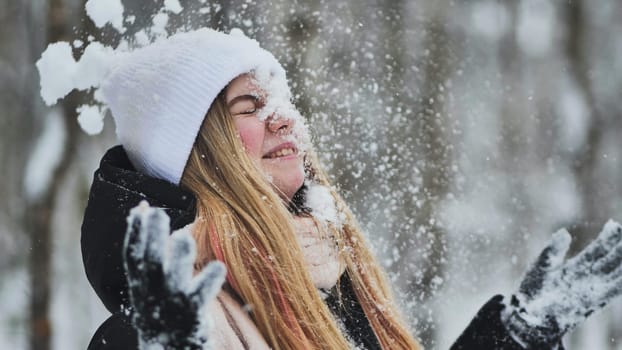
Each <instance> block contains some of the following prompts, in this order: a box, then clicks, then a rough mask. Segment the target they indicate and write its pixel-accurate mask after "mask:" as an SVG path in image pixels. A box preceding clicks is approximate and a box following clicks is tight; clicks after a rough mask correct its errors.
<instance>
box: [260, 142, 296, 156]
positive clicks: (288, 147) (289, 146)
mask: <svg viewBox="0 0 622 350" xmlns="http://www.w3.org/2000/svg"><path fill="white" fill-rule="evenodd" d="M297 153H298V149H297V148H296V146H294V144H293V143H291V142H285V143H282V144H280V145H278V146H276V147H275V148H273V149H271V150H270V151H268V153H266V154H265V155H264V156H263V158H264V159H277V158H284V157H287V156H291V155H296V154H297Z"/></svg>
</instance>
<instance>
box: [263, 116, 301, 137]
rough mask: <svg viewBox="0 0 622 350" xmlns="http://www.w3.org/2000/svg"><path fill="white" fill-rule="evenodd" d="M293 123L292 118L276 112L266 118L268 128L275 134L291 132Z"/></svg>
mask: <svg viewBox="0 0 622 350" xmlns="http://www.w3.org/2000/svg"><path fill="white" fill-rule="evenodd" d="M294 124H295V121H294V119H292V118H288V117H283V116H280V115H277V114H272V115H271V116H270V117H269V118H268V120H267V127H268V130H270V131H271V132H273V133H275V134H277V133H278V134H287V133H289V132H291V130H292V128H293V127H294Z"/></svg>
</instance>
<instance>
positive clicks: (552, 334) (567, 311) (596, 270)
mask: <svg viewBox="0 0 622 350" xmlns="http://www.w3.org/2000/svg"><path fill="white" fill-rule="evenodd" d="M570 240H571V238H570V234H569V233H568V231H566V230H564V229H562V230H559V231H558V232H556V233H555V234H553V238H552V240H551V242H550V243H549V245H548V246H547V247H546V248H545V249H544V250H543V251H542V253H540V256H539V257H538V259H537V260H536V262H535V264H534V266H533V267H532V268H531V269H530V270H529V271H528V272H527V274H526V275H525V278H524V279H523V281H522V283H521V285H520V287H519V290H518V292H517V293H516V294H515V295H513V296H512V298H511V300H510V301H509V303H507V302H506V304H509V305H507V307H506V308H505V309H504V311H503V314H502V320H503V322H504V324H505V326H506V328H507V329H508V331H509V332H510V333H511V334H512V336H513V337H514V339H515V340H517V341H518V342H519V343H521V344H522V345H523V346H525V347H526V348H528V349H552V348H555V347H556V346H557V344H558V343H559V342H560V340H561V337H562V336H563V335H564V334H565V333H566V332H567V331H569V330H570V329H572V328H573V327H575V326H576V325H578V324H579V323H581V322H583V321H584V320H585V319H586V318H587V317H588V316H589V315H591V314H592V313H593V312H594V311H597V310H599V309H601V308H603V307H604V306H605V305H606V304H607V303H608V302H609V301H610V300H611V299H613V298H614V297H616V296H618V295H620V294H621V293H622V226H620V224H618V223H616V222H613V221H609V222H607V224H606V225H605V227H604V228H603V230H602V232H601V233H600V234H599V235H598V238H596V239H595V240H594V241H593V242H591V243H590V244H589V245H588V246H587V247H586V248H585V249H584V250H583V251H581V252H580V253H578V254H577V255H576V256H574V257H573V258H571V259H568V260H565V256H566V252H567V251H568V248H569V246H570Z"/></svg>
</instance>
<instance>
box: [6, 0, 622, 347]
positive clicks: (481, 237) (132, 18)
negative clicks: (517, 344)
mask: <svg viewBox="0 0 622 350" xmlns="http://www.w3.org/2000/svg"><path fill="white" fill-rule="evenodd" d="M97 3H98V1H92V2H91V6H88V7H87V10H88V11H89V12H90V13H91V15H92V17H93V18H94V19H95V23H94V22H92V21H91V20H89V19H87V17H86V13H85V12H86V11H85V10H84V7H85V6H84V2H83V1H82V0H65V1H61V0H48V1H44V0H36V1H24V0H0V24H1V28H2V31H0V48H1V50H0V81H1V82H2V84H1V85H0V107H1V108H0V134H1V135H2V137H1V138H0V164H1V165H0V167H1V169H2V178H3V181H1V182H0V196H1V197H2V201H0V349H37V350H39V349H42V350H45V349H47V347H45V345H44V344H45V339H46V338H47V337H48V336H49V339H51V341H50V343H51V349H63V350H65V349H68V350H71V349H84V348H86V344H87V343H88V341H89V339H90V336H91V335H92V333H93V332H94V330H95V329H96V327H97V326H98V325H99V324H100V323H101V321H102V320H104V319H105V317H106V311H105V310H104V308H103V306H101V305H100V303H99V301H98V300H97V298H96V297H95V296H94V294H93V292H92V291H91V289H90V287H89V285H88V282H87V281H86V278H85V275H84V272H83V268H82V262H81V256H80V246H79V240H80V222H81V215H82V211H83V208H84V206H85V201H86V197H87V193H88V192H87V191H88V186H89V184H90V181H91V176H92V172H93V171H94V170H95V168H96V167H97V163H98V160H99V158H100V157H101V155H102V154H103V152H104V151H105V149H106V148H108V147H109V146H111V145H113V144H114V143H115V140H114V125H113V123H112V120H111V118H110V117H109V116H108V117H105V118H104V123H103V131H102V132H101V133H99V134H97V135H95V136H89V135H87V134H86V133H85V132H83V131H82V130H81V129H80V127H79V124H78V120H77V115H76V114H75V112H74V111H75V109H76V107H77V106H80V105H83V104H84V103H85V102H88V101H92V94H93V93H92V92H90V93H72V94H70V95H69V96H68V98H66V99H65V100H63V102H62V103H61V104H59V105H57V106H56V107H53V108H48V107H45V106H44V103H43V100H42V99H41V97H40V94H39V75H38V73H37V71H36V69H35V66H34V63H35V61H36V60H37V59H38V58H39V57H40V56H41V53H42V52H43V50H44V48H45V47H46V45H47V43H48V42H54V41H59V40H64V41H67V42H70V43H71V44H72V46H73V48H74V54H76V58H78V57H79V56H80V55H81V53H82V52H81V48H83V47H85V46H86V44H87V43H88V42H92V41H99V42H102V43H104V44H106V45H111V46H115V45H117V44H118V43H119V40H120V39H121V38H122V37H121V35H120V34H119V31H122V32H124V34H125V35H126V36H127V35H135V34H136V37H137V38H139V40H137V41H140V40H148V37H149V36H150V35H151V36H154V35H159V34H158V33H162V32H163V31H166V30H169V31H171V30H176V29H180V28H198V27H200V26H211V27H215V28H219V29H225V30H229V29H230V28H240V29H242V30H243V31H244V32H246V33H247V34H248V35H250V36H253V37H255V38H256V39H258V40H259V41H260V42H261V43H262V45H263V46H264V47H266V48H268V49H269V50H271V51H272V52H274V53H275V55H276V56H277V57H278V58H279V59H280V60H281V62H283V64H284V65H285V67H286V69H287V71H288V74H289V77H290V79H291V81H292V86H293V90H294V94H295V95H296V98H297V105H298V106H299V107H300V109H301V111H302V112H303V115H305V116H306V117H307V118H308V121H309V124H310V126H311V128H312V130H313V134H314V140H315V142H316V144H317V146H318V148H319V153H320V156H321V158H322V159H323V161H324V162H325V164H326V166H327V167H328V168H329V169H330V173H331V174H332V176H333V179H334V180H335V182H336V183H337V184H338V185H339V186H340V188H341V190H342V192H343V193H344V195H345V196H346V198H347V200H348V202H349V203H350V204H351V206H352V208H353V209H354V211H355V212H356V214H357V215H358V218H359V220H360V221H361V223H362V225H363V227H364V228H365V230H366V232H367V233H368V236H369V239H370V241H371V242H372V244H373V247H374V249H375V251H376V253H377V254H378V256H379V258H380V259H381V261H382V262H383V264H384V265H385V266H386V267H387V269H388V270H389V271H390V272H391V276H392V280H393V281H394V284H395V287H396V289H397V290H398V291H399V295H400V300H401V301H402V302H403V305H404V310H405V314H406V315H407V317H408V318H409V319H410V320H411V322H412V324H413V327H414V328H415V329H416V331H417V334H418V335H419V336H420V337H421V338H422V339H423V342H424V344H425V345H426V347H427V348H429V349H446V348H447V347H448V346H449V344H450V343H451V342H452V341H453V340H454V339H455V338H456V337H457V336H458V334H459V333H460V331H461V330H462V329H463V328H464V327H465V326H466V324H467V323H468V321H469V320H470V319H471V318H472V317H473V315H474V313H475V312H476V311H477V309H478V308H479V307H480V306H481V305H482V304H483V303H484V302H485V301H486V300H487V299H488V298H489V297H491V296H492V295H493V294H494V293H510V292H511V291H512V290H513V289H514V288H516V287H517V285H518V281H519V278H520V276H521V274H522V272H523V271H524V270H525V268H526V266H527V264H528V263H529V262H530V261H531V260H532V259H533V258H534V257H535V256H536V255H537V253H538V252H539V250H540V249H541V248H542V247H543V246H544V244H545V242H546V241H547V240H548V239H549V237H550V234H551V233H552V232H554V231H556V230H557V229H558V228H560V227H562V226H564V227H567V228H568V229H569V231H570V232H571V233H572V234H573V237H574V242H573V246H572V249H573V250H574V251H576V250H577V249H579V248H581V247H582V246H583V245H585V243H586V242H587V241H589V240H591V239H592V238H593V237H594V236H595V235H596V233H597V232H598V231H599V229H600V227H601V226H602V225H603V224H604V223H605V222H606V220H607V219H608V218H613V219H617V220H618V221H620V220H622V164H621V163H622V137H621V136H620V134H621V132H622V104H621V103H620V99H621V98H622V3H621V2H620V1H618V0H602V1H599V2H598V3H594V2H589V1H587V0H573V1H547V0H521V1H511V2H502V1H493V0H473V1H447V0H426V1H424V0H409V1H406V0H376V1H373V0H347V1H346V0H344V1H329V0H320V1H308V0H304V1H303V0H298V1H285V0H271V1H264V0H262V1H257V0H255V1H251V0H227V1H224V0H222V1H212V0H187V1H183V0H179V1H175V0H166V1H161V0H141V1H123V2H121V1H119V0H114V1H113V0H107V1H105V4H106V6H104V7H102V8H98V7H97V6H96V5H97ZM100 3H101V2H100ZM122 5H125V7H124V9H125V16H124V17H123V18H124V19H123V20H119V18H121V17H119V15H120V12H119V11H123V6H122ZM106 20H112V21H111V22H112V23H111V24H107V25H105V26H104V27H103V28H102V29H98V28H97V27H99V26H101V25H102V23H105V22H106ZM153 24H155V26H154V27H153V28H154V30H153V31H152V32H151V33H146V32H141V29H144V28H146V27H151V26H152V25H153ZM87 128H88V127H87ZM94 129H97V127H94ZM90 130H92V129H90ZM46 305H47V306H46ZM45 310H49V312H45ZM31 315H33V316H32V317H31ZM620 315H622V302H621V301H617V302H615V303H614V304H613V305H611V306H610V307H609V308H607V309H606V310H605V311H604V312H602V313H600V314H598V315H596V316H593V317H592V318H591V319H590V320H589V321H588V322H587V323H586V324H584V325H583V326H582V327H580V328H579V329H578V330H577V331H575V332H574V333H572V334H571V335H570V336H568V337H567V338H566V344H567V348H568V349H571V350H572V349H603V350H605V349H622V316H620ZM31 320H33V322H31ZM34 335H37V336H36V337H35V336H34ZM40 341H41V342H40Z"/></svg>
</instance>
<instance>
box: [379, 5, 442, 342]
mask: <svg viewBox="0 0 622 350" xmlns="http://www.w3.org/2000/svg"><path fill="white" fill-rule="evenodd" d="M406 6H407V2H405V1H393V0H391V1H387V2H386V3H385V8H386V11H387V12H386V15H387V17H386V22H385V26H386V31H387V37H386V45H387V47H386V56H385V57H386V59H387V62H385V67H387V71H385V73H384V74H385V76H388V77H390V80H389V81H387V82H386V83H387V85H388V86H389V87H390V89H391V91H390V98H391V99H392V100H394V103H392V105H394V106H398V107H399V109H397V110H396V112H399V111H400V110H402V111H405V110H407V109H408V108H409V107H411V106H414V108H413V112H412V113H413V115H406V116H405V117H404V120H403V124H401V125H400V127H399V128H396V129H395V132H396V134H395V135H392V136H390V137H391V140H388V141H389V145H390V144H400V145H402V146H401V147H407V148H408V150H406V151H405V152H404V151H402V150H400V149H397V150H395V151H397V153H398V154H397V155H398V156H400V157H398V158H397V159H398V160H397V162H396V164H394V166H395V167H396V168H397V169H399V170H398V173H399V174H400V175H399V176H398V177H397V178H396V179H395V180H396V181H395V183H393V184H392V187H393V189H394V191H395V192H396V193H401V195H399V196H398V197H397V198H399V203H400V205H401V211H402V213H403V214H402V215H403V216H404V218H411V219H414V224H413V225H410V228H409V231H410V232H406V233H403V234H400V235H399V236H398V239H397V242H395V246H396V247H398V249H399V250H400V254H399V258H398V260H397V261H396V262H395V264H394V266H395V267H396V268H397V269H398V270H399V271H398V273H399V275H400V276H403V279H402V280H404V281H406V282H407V285H405V286H402V288H403V289H405V290H406V291H407V292H408V295H410V296H417V304H423V305H425V304H427V301H428V300H429V298H430V297H431V296H432V295H433V294H434V292H435V291H436V290H437V289H438V288H439V287H440V281H442V279H443V273H444V267H443V265H444V261H445V252H446V245H445V232H444V230H443V228H442V223H441V221H440V220H439V204H440V202H441V201H442V200H443V199H445V197H446V195H447V194H448V192H449V189H450V187H451V181H452V173H451V159H452V154H451V153H452V152H451V149H452V146H451V142H450V140H449V138H448V132H447V130H449V129H451V123H452V121H451V118H450V116H449V115H447V111H448V110H447V108H446V104H447V103H449V86H448V85H447V82H448V81H449V79H450V77H451V75H452V70H453V64H454V62H453V59H454V58H453V53H452V49H451V47H452V45H453V40H452V38H451V37H450V35H449V32H448V29H447V27H446V24H445V23H446V19H447V11H448V6H449V3H448V2H447V1H437V2H435V3H433V4H427V5H426V6H424V7H422V8H421V10H422V11H423V12H425V14H426V16H425V18H426V20H425V22H424V41H423V43H422V45H423V48H422V51H423V52H425V55H424V57H422V59H423V62H422V69H421V73H422V74H423V76H422V78H423V82H422V83H421V87H420V88H417V87H416V86H415V85H417V82H415V81H406V80H405V77H406V76H407V75H406V69H408V67H407V62H412V58H411V57H409V54H412V53H411V52H409V51H408V48H409V47H410V45H409V44H408V41H407V38H406V30H407V23H406V19H407V18H406V15H407V11H406V10H407V9H406ZM382 53H385V52H382ZM415 91H421V92H420V94H419V95H416V93H415ZM405 156H410V157H414V158H416V160H414V161H413V160H410V161H407V160H406V159H403V157H405ZM413 164H414V165H413ZM415 171H419V175H418V176H419V178H420V184H419V185H420V191H419V193H418V194H414V193H412V192H411V191H406V190H404V187H405V186H407V185H408V184H412V183H413V181H414V178H413V173H414V172H415ZM403 223H404V221H403V219H400V220H397V222H396V223H395V224H394V225H393V231H394V232H397V231H399V230H400V228H399V225H403ZM416 310H418V311H419V312H422V313H424V311H426V312H430V313H431V312H433V311H432V310H425V309H423V308H421V307H417V308H416ZM416 317H418V321H419V325H418V329H417V333H418V335H419V337H420V338H421V340H422V341H423V343H424V344H425V345H426V346H427V347H432V348H434V347H435V337H436V329H435V327H434V325H433V320H431V319H430V318H429V317H426V316H425V315H423V314H419V315H416Z"/></svg>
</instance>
